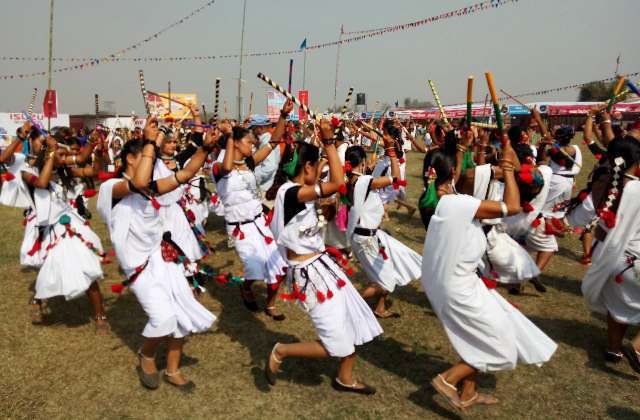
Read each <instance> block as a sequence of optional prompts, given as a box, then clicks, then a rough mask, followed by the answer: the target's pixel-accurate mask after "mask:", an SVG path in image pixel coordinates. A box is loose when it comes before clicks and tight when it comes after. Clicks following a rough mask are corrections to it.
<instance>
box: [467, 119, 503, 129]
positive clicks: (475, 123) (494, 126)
mask: <svg viewBox="0 0 640 420" xmlns="http://www.w3.org/2000/svg"><path fill="white" fill-rule="evenodd" d="M471 127H478V128H489V129H495V128H498V126H497V125H496V124H487V123H483V122H475V121H472V122H471Z"/></svg>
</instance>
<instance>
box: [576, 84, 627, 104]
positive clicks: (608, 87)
mask: <svg viewBox="0 0 640 420" xmlns="http://www.w3.org/2000/svg"><path fill="white" fill-rule="evenodd" d="M614 85H615V81H613V82H611V83H605V82H591V83H587V84H586V85H583V86H582V87H581V88H580V93H579V94H578V101H580V102H604V101H608V100H609V99H610V98H611V95H612V93H613V86H614ZM627 96H628V94H625V95H623V97H622V98H621V100H624V99H625V98H626V97H627Z"/></svg>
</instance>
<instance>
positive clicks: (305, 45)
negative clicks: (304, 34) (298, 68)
mask: <svg viewBox="0 0 640 420" xmlns="http://www.w3.org/2000/svg"><path fill="white" fill-rule="evenodd" d="M306 49H307V38H305V39H304V41H302V44H300V51H303V50H306Z"/></svg>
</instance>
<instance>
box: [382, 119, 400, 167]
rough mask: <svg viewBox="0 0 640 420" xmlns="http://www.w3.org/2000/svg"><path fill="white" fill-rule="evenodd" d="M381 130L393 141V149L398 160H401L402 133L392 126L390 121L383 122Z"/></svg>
mask: <svg viewBox="0 0 640 420" xmlns="http://www.w3.org/2000/svg"><path fill="white" fill-rule="evenodd" d="M382 129H383V130H384V131H385V132H386V133H387V134H389V135H390V136H391V137H393V139H394V140H395V142H394V143H393V147H394V148H395V149H396V155H397V156H398V159H401V158H402V157H403V156H404V150H402V144H401V142H402V131H400V129H399V128H398V127H396V126H395V125H394V123H393V121H392V120H385V122H384V124H382Z"/></svg>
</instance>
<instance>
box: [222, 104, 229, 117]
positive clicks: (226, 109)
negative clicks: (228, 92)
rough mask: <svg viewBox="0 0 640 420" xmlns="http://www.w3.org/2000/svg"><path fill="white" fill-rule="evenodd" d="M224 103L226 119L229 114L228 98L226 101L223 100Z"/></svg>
mask: <svg viewBox="0 0 640 420" xmlns="http://www.w3.org/2000/svg"><path fill="white" fill-rule="evenodd" d="M222 105H223V106H224V118H225V120H226V119H227V116H228V115H229V107H228V106H227V100H226V99H225V100H224V101H222Z"/></svg>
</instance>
